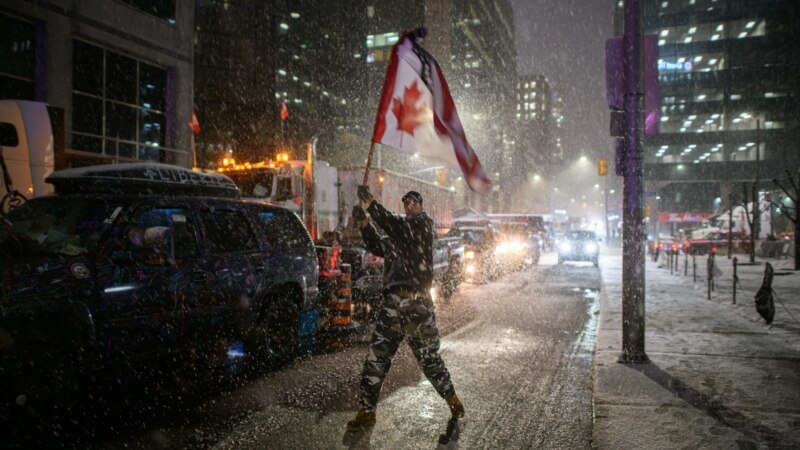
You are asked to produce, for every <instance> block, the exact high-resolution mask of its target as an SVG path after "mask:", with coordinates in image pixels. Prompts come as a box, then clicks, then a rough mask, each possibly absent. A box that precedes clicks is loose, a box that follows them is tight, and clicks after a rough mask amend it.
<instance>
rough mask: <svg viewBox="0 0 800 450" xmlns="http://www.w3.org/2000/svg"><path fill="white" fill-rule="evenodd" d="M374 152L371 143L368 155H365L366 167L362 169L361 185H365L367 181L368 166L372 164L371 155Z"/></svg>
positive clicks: (372, 143)
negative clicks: (362, 178) (362, 179)
mask: <svg viewBox="0 0 800 450" xmlns="http://www.w3.org/2000/svg"><path fill="white" fill-rule="evenodd" d="M374 151H375V141H372V142H371V143H370V144H369V154H368V155H367V167H365V168H364V182H363V183H361V184H363V185H366V184H367V182H368V181H369V166H370V165H371V164H372V153H373V152H374Z"/></svg>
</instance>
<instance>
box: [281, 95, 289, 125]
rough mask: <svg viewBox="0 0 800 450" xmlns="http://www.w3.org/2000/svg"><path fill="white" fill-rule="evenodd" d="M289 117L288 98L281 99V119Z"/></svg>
mask: <svg viewBox="0 0 800 450" xmlns="http://www.w3.org/2000/svg"><path fill="white" fill-rule="evenodd" d="M288 118H289V108H287V107H286V100H284V99H281V120H286V119H288Z"/></svg>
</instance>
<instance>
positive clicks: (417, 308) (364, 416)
mask: <svg viewBox="0 0 800 450" xmlns="http://www.w3.org/2000/svg"><path fill="white" fill-rule="evenodd" d="M358 198H359V200H361V202H363V203H364V204H365V205H367V212H368V213H369V215H370V217H372V219H373V220H374V221H375V223H376V224H377V225H378V227H380V229H381V230H383V231H384V233H386V235H387V236H388V242H387V241H386V240H385V241H384V243H383V245H382V244H381V239H380V237H379V236H378V233H377V230H376V229H375V228H374V227H373V226H372V225H371V224H370V222H369V219H367V216H366V214H365V213H364V210H363V209H362V208H361V207H356V208H354V209H353V213H354V214H353V218H354V219H355V220H357V221H358V222H359V226H360V229H361V233H362V237H363V238H364V241H365V243H366V244H367V245H369V246H370V247H369V249H370V251H371V252H372V251H373V250H374V251H376V252H383V254H384V257H386V256H388V258H386V259H384V264H388V266H386V267H384V286H383V288H384V289H383V302H382V304H381V305H380V309H379V311H378V319H377V321H376V324H375V331H374V332H373V334H372V339H371V342H370V348H369V354H368V356H367V359H366V361H364V368H363V370H362V372H361V384H360V393H361V401H360V408H359V411H358V413H357V414H356V416H355V418H354V419H353V420H351V421H350V422H348V423H347V431H348V432H358V431H363V430H366V429H368V428H370V427H372V426H373V425H374V424H375V410H376V408H377V403H378V397H379V396H380V392H381V387H382V386H383V381H384V380H385V378H386V374H387V373H388V372H389V368H390V367H391V365H392V358H394V355H395V353H396V352H397V349H398V347H399V346H400V344H401V343H402V342H403V340H404V339H405V340H406V341H407V342H408V345H409V347H411V350H412V352H413V353H414V356H415V357H416V359H417V361H418V362H419V364H420V367H421V368H422V372H423V373H424V374H425V376H426V377H427V378H428V381H430V383H431V385H433V387H434V389H436V392H437V393H438V394H439V395H440V396H441V397H442V398H444V399H445V400H446V401H447V405H448V407H449V408H450V413H451V415H452V418H453V419H459V418H461V417H464V406H463V405H462V404H461V401H460V400H459V398H458V395H456V391H455V388H454V387H453V382H452V381H451V380H450V372H449V371H448V370H447V368H446V367H445V364H444V361H442V357H441V356H440V355H439V340H440V338H439V330H438V328H436V316H435V314H434V307H433V300H432V299H431V296H430V289H431V285H432V283H433V264H432V262H433V233H434V231H433V221H432V220H431V219H430V218H429V217H428V215H427V214H425V212H424V211H423V206H422V196H421V195H420V194H419V193H418V192H415V191H409V192H408V193H406V194H405V195H404V196H403V198H402V201H403V208H404V210H405V213H406V217H401V216H395V215H394V214H391V213H390V212H389V211H387V210H386V208H384V206H383V205H381V204H380V203H379V202H377V201H375V199H374V198H373V197H372V195H371V193H370V191H369V188H368V187H367V186H359V187H358ZM387 250H388V251H387Z"/></svg>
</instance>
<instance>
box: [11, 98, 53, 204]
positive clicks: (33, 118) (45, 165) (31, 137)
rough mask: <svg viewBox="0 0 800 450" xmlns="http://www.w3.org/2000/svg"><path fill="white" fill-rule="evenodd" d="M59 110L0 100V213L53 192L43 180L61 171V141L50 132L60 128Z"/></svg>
mask: <svg viewBox="0 0 800 450" xmlns="http://www.w3.org/2000/svg"><path fill="white" fill-rule="evenodd" d="M60 111H61V110H59V109H58V108H52V107H49V106H48V105H47V104H45V103H41V102H33V101H27V100H0V169H2V170H0V180H2V187H0V189H2V190H0V196H2V210H0V214H2V213H7V212H8V211H9V210H10V209H11V208H13V207H14V206H16V205H18V204H19V203H21V202H24V201H25V199H27V198H31V197H34V196H40V195H45V194H50V193H52V192H53V186H52V185H50V184H48V183H45V181H44V179H45V178H46V177H47V176H48V175H50V174H51V173H53V171H54V170H55V169H56V168H61V167H57V166H59V164H58V160H59V159H61V158H60V157H61V156H63V138H62V139H60V138H59V137H58V136H59V134H58V133H54V130H58V129H60V128H61V127H60V125H59V121H60V120H63V115H62V114H61V113H60ZM54 137H55V138H54Z"/></svg>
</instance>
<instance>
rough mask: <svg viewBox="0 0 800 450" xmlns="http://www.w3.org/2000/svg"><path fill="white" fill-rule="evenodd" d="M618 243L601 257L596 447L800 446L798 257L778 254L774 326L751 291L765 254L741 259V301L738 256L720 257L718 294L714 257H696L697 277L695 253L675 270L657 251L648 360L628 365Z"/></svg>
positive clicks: (649, 296) (648, 302) (649, 285)
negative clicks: (709, 267)
mask: <svg viewBox="0 0 800 450" xmlns="http://www.w3.org/2000/svg"><path fill="white" fill-rule="evenodd" d="M614 251H615V253H612V254H607V255H603V257H602V259H601V270H602V276H603V288H602V292H601V300H600V321H599V325H598V335H597V347H596V351H595V360H594V370H593V373H594V408H595V425H594V436H593V445H594V446H595V448H599V449H679V448H680V449H683V448H719V449H728V448H800V433H798V431H797V430H798V429H800V324H798V322H797V320H800V298H798V297H800V272H785V271H783V270H782V269H786V268H791V267H792V261H791V260H786V259H784V260H770V262H771V263H772V264H773V267H774V268H775V271H776V276H775V279H774V281H773V289H774V290H775V293H776V296H777V302H776V305H775V308H776V314H775V321H774V325H773V326H772V327H769V326H767V325H765V323H764V321H763V319H761V317H760V316H759V315H758V313H757V312H756V310H755V305H754V301H753V296H754V295H755V292H756V291H757V290H758V287H759V286H760V285H761V280H762V278H763V273H764V259H761V258H758V259H757V261H760V264H758V265H754V266H747V265H743V266H740V267H739V268H738V269H739V270H738V276H739V279H740V284H741V288H740V289H739V290H738V293H737V302H736V304H735V305H734V304H732V298H733V296H732V294H733V292H732V285H733V275H732V272H733V271H732V262H731V260H728V259H727V258H725V257H718V258H717V261H716V263H717V266H718V267H719V269H720V271H721V275H720V276H719V278H718V279H716V282H715V288H716V289H715V290H714V291H713V292H712V293H711V300H708V295H707V282H706V277H705V274H706V258H705V257H703V258H701V257H697V258H696V261H697V281H696V282H694V281H693V277H692V260H691V258H689V266H688V275H684V258H683V256H681V257H680V259H679V264H678V267H679V269H680V270H678V271H674V270H673V273H672V274H671V273H670V269H669V266H667V264H666V263H665V262H664V261H663V260H662V261H660V262H659V263H658V264H657V263H654V262H652V261H650V260H649V259H648V261H647V266H646V297H645V309H646V323H645V330H646V331H645V332H646V339H645V346H646V348H645V351H646V353H647V355H648V356H649V358H650V363H649V364H641V365H627V364H619V363H617V358H618V356H619V355H620V352H621V343H622V325H621V320H622V311H621V299H622V286H621V279H622V273H621V267H622V258H621V256H620V254H619V249H614ZM740 260H744V261H745V262H746V261H747V257H746V256H741V257H740ZM659 265H661V267H659ZM701 274H702V275H701ZM778 274H782V275H778Z"/></svg>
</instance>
